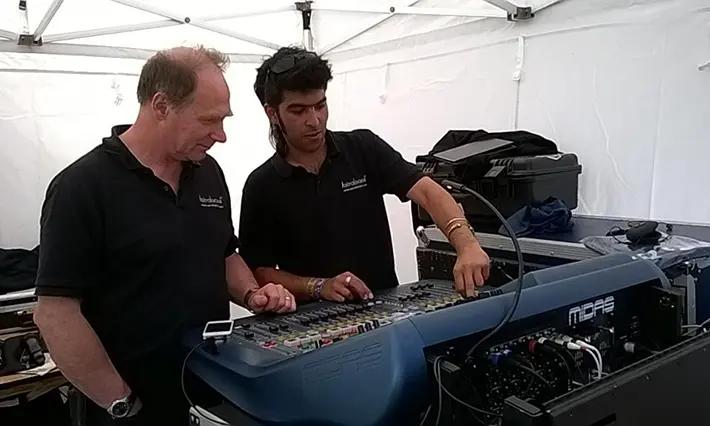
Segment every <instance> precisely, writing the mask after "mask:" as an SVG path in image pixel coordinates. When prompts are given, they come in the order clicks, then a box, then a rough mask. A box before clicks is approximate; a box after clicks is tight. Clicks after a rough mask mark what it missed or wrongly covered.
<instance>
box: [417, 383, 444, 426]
mask: <svg viewBox="0 0 710 426" xmlns="http://www.w3.org/2000/svg"><path fill="white" fill-rule="evenodd" d="M439 395H441V390H439ZM429 413H431V404H429V406H428V407H427V409H426V411H425V412H424V416H423V417H422V421H421V422H419V426H424V423H426V419H427V418H429Z"/></svg>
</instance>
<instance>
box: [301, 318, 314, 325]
mask: <svg viewBox="0 0 710 426" xmlns="http://www.w3.org/2000/svg"><path fill="white" fill-rule="evenodd" d="M298 322H299V323H300V324H301V325H308V324H310V323H311V321H310V320H309V319H308V318H301V319H300V320H298Z"/></svg>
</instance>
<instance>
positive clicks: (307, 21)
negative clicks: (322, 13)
mask: <svg viewBox="0 0 710 426" xmlns="http://www.w3.org/2000/svg"><path fill="white" fill-rule="evenodd" d="M311 3H312V2H311V1H303V2H296V10H298V11H299V12H301V19H302V21H303V48H304V49H306V50H308V51H309V52H312V51H313V29H312V28H311V14H312V13H313V11H312V9H311Z"/></svg>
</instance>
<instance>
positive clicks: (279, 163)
mask: <svg viewBox="0 0 710 426" xmlns="http://www.w3.org/2000/svg"><path fill="white" fill-rule="evenodd" d="M325 144H326V149H327V154H326V160H331V159H333V158H335V157H337V156H338V155H340V148H339V147H338V142H337V140H336V138H335V135H333V133H332V132H330V131H329V130H326V132H325ZM271 164H272V165H273V166H274V169H276V171H277V172H278V173H279V175H281V176H282V177H289V176H291V174H292V173H293V171H294V169H296V168H297V167H295V166H293V165H291V164H289V162H288V161H286V159H285V158H283V157H282V156H280V155H279V154H278V153H275V154H274V155H273V156H272V157H271Z"/></svg>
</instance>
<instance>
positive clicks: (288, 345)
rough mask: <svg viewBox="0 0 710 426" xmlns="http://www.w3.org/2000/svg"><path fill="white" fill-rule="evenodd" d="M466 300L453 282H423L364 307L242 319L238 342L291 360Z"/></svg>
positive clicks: (317, 306) (325, 305)
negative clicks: (308, 352) (295, 356)
mask: <svg viewBox="0 0 710 426" xmlns="http://www.w3.org/2000/svg"><path fill="white" fill-rule="evenodd" d="M466 301H467V300H466V299H463V298H462V297H461V296H460V295H459V294H458V293H457V292H456V291H455V289H454V285H453V282H451V281H444V280H426V281H419V282H416V283H412V284H407V285H401V286H399V287H397V288H394V289H392V290H389V291H385V292H380V293H379V294H378V295H377V297H376V298H375V299H374V300H369V301H365V302H354V303H342V304H335V303H329V302H319V303H314V304H311V305H306V306H304V307H299V310H298V311H297V312H295V313H293V314H288V315H280V316H271V317H268V318H266V317H264V316H263V315H260V316H258V317H254V318H246V319H243V320H238V321H237V322H236V323H235V327H234V333H235V336H233V337H236V339H237V340H238V341H239V343H240V344H245V345H248V346H258V347H260V348H262V349H267V350H271V351H275V352H277V353H280V354H282V355H283V356H285V357H288V356H291V355H296V354H298V353H303V352H307V351H311V350H313V349H317V348H319V347H322V346H326V345H331V344H333V343H336V342H338V341H341V340H343V339H347V338H349V337H351V336H354V335H358V334H362V333H367V332H368V331H371V330H374V329H377V328H380V327H385V326H387V325H389V324H391V323H393V322H396V321H399V320H402V319H405V318H409V317H412V316H414V315H419V314H422V313H425V312H430V311H434V310H439V309H443V308H446V307H449V306H453V305H455V304H461V303H465V302H466Z"/></svg>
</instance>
